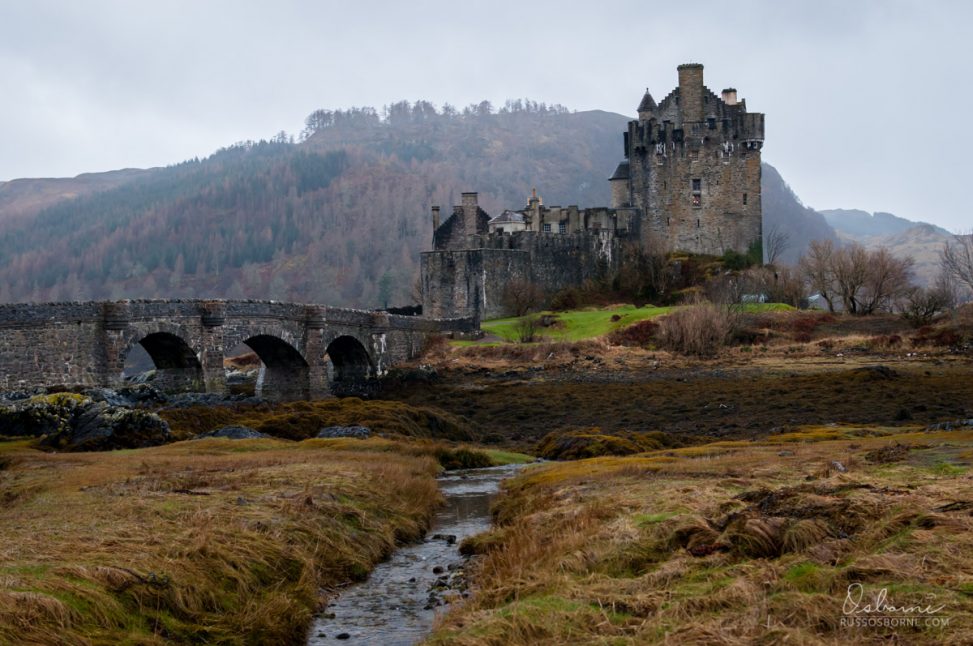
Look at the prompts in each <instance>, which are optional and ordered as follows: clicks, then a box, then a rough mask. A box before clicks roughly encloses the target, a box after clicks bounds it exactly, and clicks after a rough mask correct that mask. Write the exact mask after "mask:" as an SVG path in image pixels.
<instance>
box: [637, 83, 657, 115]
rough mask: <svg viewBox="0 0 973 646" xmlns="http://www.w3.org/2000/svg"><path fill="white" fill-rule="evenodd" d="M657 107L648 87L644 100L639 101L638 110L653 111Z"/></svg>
mask: <svg viewBox="0 0 973 646" xmlns="http://www.w3.org/2000/svg"><path fill="white" fill-rule="evenodd" d="M655 108H656V105H655V99H653V98H652V95H651V94H649V89H648V88H646V89H645V96H643V97H642V102H641V103H639V109H638V111H639V112H652V111H653V110H655Z"/></svg>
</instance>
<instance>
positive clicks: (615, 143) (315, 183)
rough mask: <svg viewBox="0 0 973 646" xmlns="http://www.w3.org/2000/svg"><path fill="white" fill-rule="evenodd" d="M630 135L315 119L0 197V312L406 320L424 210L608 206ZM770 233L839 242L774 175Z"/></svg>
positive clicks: (544, 124) (594, 114) (393, 112)
mask: <svg viewBox="0 0 973 646" xmlns="http://www.w3.org/2000/svg"><path fill="white" fill-rule="evenodd" d="M627 120H628V117H625V116H623V115H619V114H614V113H609V112H603V111H589V112H576V113H572V112H568V111H567V110H566V109H564V108H562V107H559V106H558V107H547V106H544V105H538V104H536V103H533V102H530V101H527V102H526V103H524V102H520V101H518V102H510V103H508V105H507V106H505V107H504V108H503V109H501V110H500V111H493V110H492V108H491V107H490V106H489V105H488V104H486V103H483V104H480V105H478V106H470V107H469V108H467V109H465V110H464V111H462V112H458V111H456V110H454V109H451V108H446V109H444V111H439V110H436V109H435V108H434V107H433V106H432V105H431V104H428V103H425V102H422V101H419V102H417V103H415V104H409V103H408V102H400V103H396V104H393V105H391V106H388V107H386V108H385V109H384V111H383V115H382V116H381V117H380V116H379V114H378V113H377V112H376V111H375V110H373V109H371V108H353V109H350V110H344V111H341V110H339V111H329V110H318V111H316V112H314V113H312V114H311V115H310V116H309V117H308V120H307V129H306V130H305V132H304V133H303V135H302V138H301V141H300V142H299V143H293V140H292V139H290V138H288V137H287V136H286V135H284V134H283V133H282V134H281V135H278V136H277V137H275V138H274V139H273V140H272V141H269V142H268V141H261V142H256V143H254V142H245V143H241V144H236V145H234V146H231V147H228V148H225V149H222V150H220V151H217V152H216V153H214V154H213V155H211V156H210V157H208V158H206V159H203V160H191V161H187V162H183V163H181V164H176V165H173V166H169V167H166V168H157V169H151V170H145V171H139V170H125V171H115V172H112V173H99V174H89V175H81V176H79V177H77V178H73V179H41V180H13V181H10V182H6V183H3V184H0V221H2V222H3V223H4V227H3V229H2V232H0V302H11V301H26V300H32V301H48V300H66V299H100V298H147V297H163V296H164V297H226V298H270V299H277V300H295V301H313V302H326V303H331V304H335V305H347V306H360V307H375V306H380V305H384V304H386V303H389V304H404V303H409V302H413V301H414V298H413V285H414V281H415V276H416V274H417V267H418V252H419V251H421V250H423V249H426V248H427V247H428V245H429V238H430V236H431V221H430V217H429V206H430V205H432V204H440V205H442V206H444V207H445V208H446V209H447V212H448V209H449V206H450V205H452V204H455V203H457V202H459V197H460V193H461V192H463V191H466V190H477V191H479V192H480V202H481V205H482V206H483V207H484V208H485V209H486V210H487V211H488V212H491V213H497V212H498V211H499V210H501V209H502V208H509V207H512V206H513V207H517V206H520V205H522V204H523V202H524V200H525V199H526V197H527V195H528V194H529V193H530V190H531V188H532V187H535V186H536V187H537V189H538V191H539V193H540V194H541V196H542V197H543V198H544V199H545V201H546V203H547V204H562V205H568V204H578V205H581V206H593V205H602V204H607V203H608V201H609V190H608V182H607V181H606V179H607V177H608V176H609V174H610V173H611V171H612V170H613V169H614V167H615V165H616V164H617V162H618V161H619V159H620V157H621V150H622V143H621V133H622V131H623V129H624V127H625V124H626V122H627ZM763 193H764V197H763V199H764V213H765V216H764V217H765V229H768V230H769V229H770V228H771V227H773V226H775V225H776V226H778V227H780V228H781V229H782V230H784V231H786V233H787V234H788V237H789V241H790V244H789V247H788V249H787V252H786V253H785V254H784V260H785V261H793V260H795V259H796V258H797V257H798V256H799V254H800V253H801V252H802V251H803V249H804V248H805V247H806V245H807V243H808V242H809V241H810V240H812V239H815V238H824V237H834V235H835V233H834V231H833V229H832V228H831V227H830V226H829V225H828V223H827V222H826V220H825V218H824V217H823V216H822V215H821V214H819V213H817V212H815V211H813V210H812V209H809V208H807V207H805V206H803V205H802V204H801V203H800V200H798V199H797V197H796V196H795V195H794V193H793V192H792V191H791V190H790V188H789V187H788V186H787V185H786V183H785V182H784V180H783V179H782V178H781V176H780V174H779V173H778V172H777V171H776V170H775V169H774V168H773V167H771V166H769V165H766V164H765V166H764V180H763Z"/></svg>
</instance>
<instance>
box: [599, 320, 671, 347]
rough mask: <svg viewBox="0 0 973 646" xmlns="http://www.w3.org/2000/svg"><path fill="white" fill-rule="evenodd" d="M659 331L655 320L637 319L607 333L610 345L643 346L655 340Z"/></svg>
mask: <svg viewBox="0 0 973 646" xmlns="http://www.w3.org/2000/svg"><path fill="white" fill-rule="evenodd" d="M658 331H659V324H658V323H656V322H655V321H650V320H645V321H639V322H638V323H635V324H633V325H629V326H628V327H624V328H622V329H620V330H615V331H613V332H612V333H611V334H609V335H608V342H609V343H610V344H612V345H623V346H629V347H645V346H647V345H649V344H650V343H652V342H654V341H655V337H656V334H657V333H658Z"/></svg>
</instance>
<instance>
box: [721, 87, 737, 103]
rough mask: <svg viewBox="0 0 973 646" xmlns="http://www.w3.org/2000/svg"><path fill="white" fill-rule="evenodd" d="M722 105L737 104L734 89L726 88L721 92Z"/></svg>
mask: <svg viewBox="0 0 973 646" xmlns="http://www.w3.org/2000/svg"><path fill="white" fill-rule="evenodd" d="M723 103H725V104H727V105H736V104H737V91H736V88H732V87H728V88H726V89H725V90H723Z"/></svg>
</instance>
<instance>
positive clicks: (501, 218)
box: [487, 209, 527, 235]
mask: <svg viewBox="0 0 973 646" xmlns="http://www.w3.org/2000/svg"><path fill="white" fill-rule="evenodd" d="M526 230H527V223H526V222H525V221H524V214H523V213H518V212H517V211H511V210H509V209H508V210H506V211H504V212H503V213H501V214H500V215H498V216H497V217H495V218H493V219H491V220H490V221H489V222H487V232H488V233H490V234H491V235H492V234H494V233H516V232H518V231H526Z"/></svg>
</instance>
